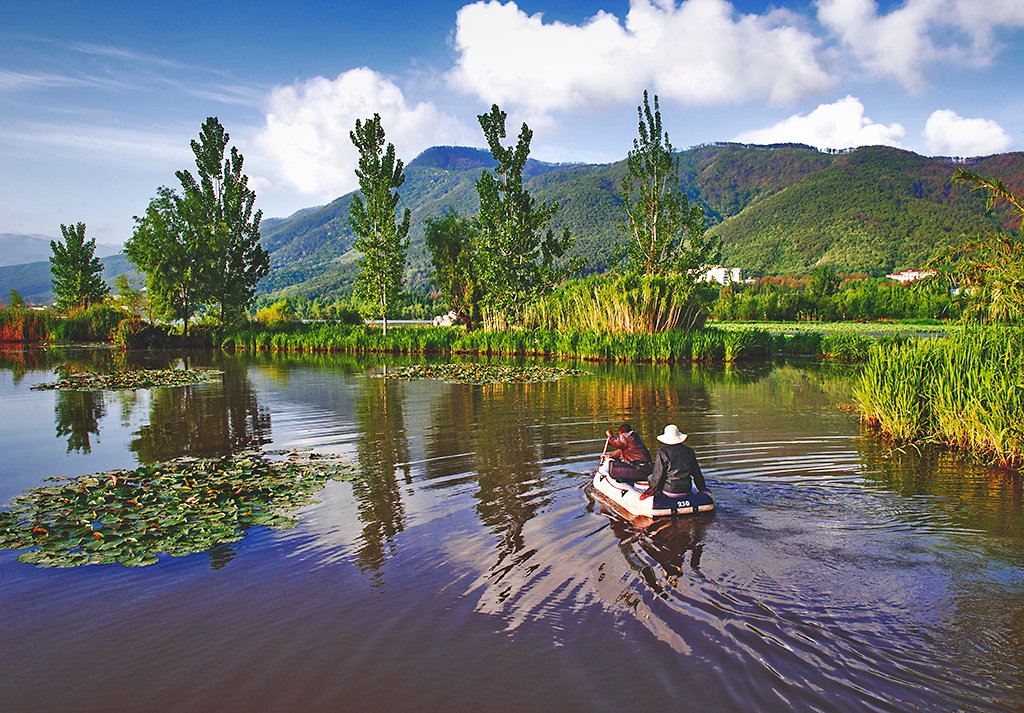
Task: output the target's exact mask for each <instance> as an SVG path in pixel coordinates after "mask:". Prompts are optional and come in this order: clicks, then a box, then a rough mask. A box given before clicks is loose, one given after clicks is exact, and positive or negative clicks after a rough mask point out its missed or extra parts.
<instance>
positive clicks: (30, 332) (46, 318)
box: [0, 307, 51, 342]
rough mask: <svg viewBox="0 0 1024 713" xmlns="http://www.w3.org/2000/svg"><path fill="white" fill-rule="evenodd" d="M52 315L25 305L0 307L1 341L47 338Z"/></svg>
mask: <svg viewBox="0 0 1024 713" xmlns="http://www.w3.org/2000/svg"><path fill="white" fill-rule="evenodd" d="M50 321H51V317H50V315H49V313H47V312H43V311H41V310H33V309H27V308H25V307H20V308H9V309H0V342H38V341H42V340H43V339H46V335H47V333H48V332H49V329H50Z"/></svg>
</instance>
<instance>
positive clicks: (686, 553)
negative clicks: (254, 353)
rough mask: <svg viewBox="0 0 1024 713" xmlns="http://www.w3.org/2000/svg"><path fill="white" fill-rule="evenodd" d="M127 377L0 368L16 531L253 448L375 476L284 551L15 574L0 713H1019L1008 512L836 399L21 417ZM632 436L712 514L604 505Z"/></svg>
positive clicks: (1019, 590)
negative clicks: (79, 491) (137, 470)
mask: <svg viewBox="0 0 1024 713" xmlns="http://www.w3.org/2000/svg"><path fill="white" fill-rule="evenodd" d="M117 358H121V357H116V356H115V355H113V354H111V353H109V352H103V351H96V352H82V353H77V352H59V353H52V354H49V355H46V354H43V353H41V352H27V353H21V352H4V353H0V360H2V361H0V366H2V367H3V368H0V408H2V414H3V418H2V425H0V447H2V452H3V454H4V456H3V459H2V461H0V502H7V501H9V500H10V498H11V497H12V496H14V495H15V494H17V493H19V492H21V491H22V490H24V489H25V488H29V487H34V486H36V485H39V484H40V481H41V479H42V478H44V477H46V476H50V475H78V474H82V473H91V472H96V471H101V470H106V469H110V468H115V467H131V466H134V465H135V464H137V463H139V462H152V461H154V460H160V459H166V458H171V457H174V456H178V455H183V454H193V455H215V454H218V453H222V452H227V451H230V450H238V449H241V448H246V447H251V446H253V445H258V444H264V445H266V446H267V447H271V448H286V447H313V448H316V449H318V450H322V451H324V452H329V453H337V454H343V455H345V456H347V457H350V458H351V459H352V460H353V461H355V462H358V463H359V464H361V465H362V466H363V467H364V468H365V469H366V470H367V472H368V473H369V477H368V479H367V480H366V482H363V483H355V484H352V483H332V484H330V485H328V487H327V488H326V489H325V490H324V492H323V493H322V496H321V502H320V503H319V504H315V505H311V506H309V507H307V508H306V509H305V510H304V511H303V515H302V519H301V523H300V525H299V526H298V527H296V528H294V529H291V530H285V531H270V530H265V529H262V528H256V529H254V530H253V531H252V532H250V534H249V535H248V537H246V538H245V539H244V540H242V541H241V542H238V543H233V544H231V545H230V546H223V547H221V548H218V549H216V550H213V551H210V552H208V553H204V554H198V555H192V556H188V557H183V558H176V559H163V560H161V562H160V563H159V564H157V565H154V566H152V567H147V568H141V569H127V568H122V567H119V566H104V567H83V568H78V569H73V570H44V569H37V568H34V567H31V566H29V565H25V564H22V563H19V562H17V561H16V560H15V557H16V555H17V552H12V551H0V611H2V612H3V619H2V624H0V710H3V711H5V712H9V713H21V712H22V711H24V712H26V713H27V712H38V713H46V712H48V711H76V712H78V711H81V712H89V711H172V710H173V711H196V712H206V711H211V712H212V711H560V712H565V711H622V710H641V709H644V708H648V707H649V708H652V709H658V710H673V711H698V712H700V713H705V712H706V711H716V712H717V711H722V712H728V711H844V712H847V711H907V710H928V711H1020V710H1022V709H1024V609H1022V608H1021V602H1022V594H1024V534H1022V524H1024V518H1022V500H1024V498H1022V493H1021V486H1020V483H1019V481H1018V480H1014V478H1013V477H1012V476H1009V475H1006V474H1002V475H1001V474H998V473H992V472H986V471H985V470H983V469H979V468H976V467H973V466H970V465H968V464H964V463H958V462H956V461H954V460H953V459H951V458H949V457H948V456H940V455H935V454H924V455H921V454H917V453H913V452H911V453H907V454H900V453H890V452H888V451H887V450H886V449H885V448H884V447H882V446H880V445H879V444H877V443H876V442H874V441H873V440H872V439H871V438H870V437H868V436H866V435H863V434H862V433H861V432H860V431H859V428H858V426H857V423H856V420H855V418H854V417H852V416H850V415H849V414H847V413H844V412H843V411H841V410H839V409H837V408H836V404H837V403H840V402H844V401H848V400H849V380H848V378H847V376H846V375H844V374H843V373H840V372H836V371H833V370H828V369H824V370H823V369H822V368H819V367H817V366H816V365H813V364H805V365H802V366H800V365H798V366H794V365H774V366H765V367H762V368H760V369H756V370H734V371H723V370H721V369H717V370H701V369H690V368H668V367H651V366H635V367H616V366H606V365H589V366H587V367H586V368H589V369H592V370H593V371H594V372H595V376H593V377H586V378H581V379H575V380H566V381H559V382H553V383H546V384H525V385H523V384H520V385H492V386H464V385H451V384H445V383H441V382H435V381H420V382H398V381H394V380H387V381H384V380H382V379H375V378H369V377H367V376H366V372H367V371H368V370H370V371H376V370H379V368H380V363H381V359H380V358H377V359H368V360H366V359H355V358H350V357H327V358H307V359H300V358H294V359H278V360H274V359H260V358H257V359H250V360H246V359H237V360H236V359H226V358H224V357H220V356H218V357H216V358H214V357H210V356H193V357H192V358H191V360H190V363H189V365H190V366H203V365H208V364H210V363H211V362H212V363H214V365H216V366H217V367H218V368H222V369H224V370H225V372H226V374H225V379H224V384H223V385H221V384H207V385H198V386H194V387H186V388H178V389H155V390H152V391H139V392H136V393H134V394H132V393H128V394H124V393H120V394H118V393H103V394H100V393H55V392H34V391H30V390H29V387H30V386H31V385H33V384H36V383H39V382H43V381H52V380H53V379H54V374H53V372H52V367H54V366H55V365H57V364H59V363H62V361H63V360H65V359H71V360H73V361H74V362H76V363H77V364H79V366H82V365H87V364H90V363H91V364H93V365H94V366H95V365H103V364H105V363H107V362H109V361H111V360H116V359H117ZM133 359H143V360H146V362H147V365H149V366H163V365H166V364H167V363H168V361H169V360H170V359H171V358H170V357H162V356H159V355H150V356H144V357H129V359H128V360H129V362H132V361H133ZM170 363H178V364H180V362H175V361H173V360H171V361H170ZM625 418H628V419H630V420H632V421H633V422H634V423H635V424H636V425H637V426H638V428H639V430H640V431H641V432H642V433H643V434H644V435H645V436H647V438H648V441H649V442H651V443H653V442H654V440H653V435H654V434H655V433H656V432H660V430H661V428H662V427H663V426H664V425H665V424H666V423H668V422H675V423H677V424H678V425H679V427H680V428H681V429H682V430H684V431H686V432H689V433H690V440H689V442H690V443H691V444H692V445H693V446H694V447H695V449H696V450H697V453H698V455H699V457H700V458H701V462H702V465H703V466H704V467H705V471H706V474H707V477H708V481H709V485H710V486H711V487H712V489H713V490H714V492H715V494H716V496H717V498H718V503H719V509H718V511H717V513H716V514H715V515H713V516H702V517H700V518H698V519H689V520H680V521H677V522H675V523H669V524H667V525H665V526H663V527H661V528H660V529H653V528H652V529H650V530H637V529H634V528H633V527H631V526H630V525H628V524H627V523H625V522H622V521H619V520H616V519H614V518H613V517H611V516H609V515H608V514H605V513H604V512H602V508H601V507H600V504H599V503H595V502H594V501H592V500H591V499H590V498H589V497H588V494H587V491H586V488H585V484H586V482H587V480H588V477H587V475H588V472H589V471H591V470H592V468H593V467H594V465H595V462H596V457H595V454H597V453H599V452H600V451H601V447H602V445H603V442H604V438H603V432H604V429H605V428H607V427H610V426H611V425H614V424H615V423H617V422H618V421H620V420H622V419H625Z"/></svg>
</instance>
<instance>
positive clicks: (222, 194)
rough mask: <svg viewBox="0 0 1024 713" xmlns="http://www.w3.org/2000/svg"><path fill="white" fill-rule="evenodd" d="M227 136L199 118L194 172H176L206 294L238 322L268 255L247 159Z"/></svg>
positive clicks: (211, 120)
mask: <svg viewBox="0 0 1024 713" xmlns="http://www.w3.org/2000/svg"><path fill="white" fill-rule="evenodd" d="M230 138H231V137H230V135H229V134H228V133H227V131H225V130H224V127H223V126H222V125H221V123H220V121H219V120H218V119H217V117H214V116H211V117H208V118H207V119H206V121H205V122H203V125H202V127H201V129H200V132H199V140H198V141H196V140H195V139H193V140H192V141H191V147H192V153H193V154H195V160H196V175H195V176H193V175H192V173H191V172H189V171H187V170H182V171H177V172H176V173H175V175H176V176H177V178H178V181H179V182H180V183H181V189H182V196H183V200H182V201H181V202H180V203H179V206H180V208H181V209H182V210H183V214H182V217H183V218H184V221H185V226H186V228H187V229H188V230H189V231H192V232H193V233H194V235H193V236H192V237H191V240H193V241H195V242H196V243H197V244H200V245H205V246H206V249H207V253H208V258H209V259H208V260H207V261H206V265H205V268H206V270H205V274H204V275H203V277H204V288H205V289H204V293H205V294H204V297H205V298H207V299H209V300H211V301H213V302H215V303H217V305H218V306H219V308H220V320H221V323H223V324H229V323H232V322H235V321H237V320H238V319H240V318H241V316H242V315H243V314H244V313H245V310H246V309H247V308H248V307H249V306H250V305H251V304H252V302H253V299H254V298H255V295H256V285H257V283H259V281H260V280H261V279H262V278H263V277H264V276H265V275H266V274H267V273H268V272H269V271H270V257H269V255H268V254H267V251H266V250H265V249H264V248H263V246H262V245H260V220H261V219H262V217H263V211H260V210H257V211H255V212H254V211H253V208H254V205H255V202H256V193H255V191H253V190H252V189H251V188H249V177H248V176H246V175H245V174H244V173H243V172H242V165H243V163H244V161H245V159H244V158H243V157H242V154H240V153H239V152H238V149H237V148H235V147H234V146H232V147H231V148H230V149H228V141H229V140H230Z"/></svg>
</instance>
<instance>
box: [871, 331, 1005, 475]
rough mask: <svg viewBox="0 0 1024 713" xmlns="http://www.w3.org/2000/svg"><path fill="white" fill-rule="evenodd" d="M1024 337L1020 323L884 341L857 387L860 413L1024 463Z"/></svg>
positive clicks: (907, 437)
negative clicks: (914, 338) (939, 335)
mask: <svg viewBox="0 0 1024 713" xmlns="http://www.w3.org/2000/svg"><path fill="white" fill-rule="evenodd" d="M1022 344H1024V330H1022V329H1021V328H1019V327H1018V328H1014V329H1005V328H1004V329H998V328H989V329H977V328H975V329H966V330H964V331H963V332H960V333H957V334H956V335H953V336H950V337H947V338H945V339H926V340H914V341H907V342H904V343H893V344H879V345H877V346H876V347H875V348H874V349H873V350H872V353H871V356H870V358H869V360H868V362H867V364H866V365H865V368H864V370H863V372H862V374H861V377H860V380H859V382H858V384H857V386H856V389H855V398H856V400H857V403H858V405H859V407H860V410H861V414H862V418H863V419H864V420H865V421H866V422H868V423H869V424H871V425H875V426H877V427H878V428H879V429H880V430H881V431H882V432H883V433H885V434H886V435H888V436H890V437H891V438H893V439H894V440H897V441H914V440H936V441H941V442H943V443H947V444H949V445H952V446H956V447H959V448H963V449H966V450H969V451H971V452H974V453H977V454H979V455H982V456H983V457H986V458H988V459H990V460H992V461H993V462H997V463H1000V464H1003V465H1012V466H1016V467H1019V466H1021V465H1022V464H1024V433H1022V429H1024V347H1022Z"/></svg>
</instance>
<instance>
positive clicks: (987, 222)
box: [715, 146, 1024, 275]
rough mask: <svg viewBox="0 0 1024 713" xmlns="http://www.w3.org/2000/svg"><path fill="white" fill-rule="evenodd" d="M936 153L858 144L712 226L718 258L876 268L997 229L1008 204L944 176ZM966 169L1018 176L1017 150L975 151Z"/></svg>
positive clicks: (748, 263) (908, 261)
mask: <svg viewBox="0 0 1024 713" xmlns="http://www.w3.org/2000/svg"><path fill="white" fill-rule="evenodd" d="M953 170H954V166H953V165H952V164H950V163H949V162H947V161H945V160H942V159H932V158H925V157H922V156H918V155H917V154H914V153H910V152H908V151H900V150H898V149H893V148H888V147H879V146H875V147H865V148H861V149H857V150H856V151H853V152H851V153H849V154H845V155H839V156H837V157H835V159H834V161H833V162H832V163H831V165H829V166H827V167H825V168H823V169H821V170H820V171H817V172H815V173H812V174H809V175H807V176H806V177H805V178H803V179H802V180H800V181H799V182H797V183H794V184H793V185H791V186H789V187H788V188H786V189H785V190H782V191H779V192H777V193H775V194H774V195H772V196H770V197H767V198H765V199H764V200H762V201H760V202H757V203H756V204H753V205H751V206H750V207H748V208H747V209H745V210H743V211H741V212H740V213H739V214H737V215H735V216H733V217H731V218H729V219H728V220H726V221H724V222H723V223H722V224H721V225H720V226H717V227H716V228H715V233H716V234H717V235H719V236H720V237H721V238H722V241H723V245H724V250H723V253H724V255H723V258H724V260H725V261H726V262H728V263H729V264H730V265H738V266H741V267H743V268H745V269H747V270H749V271H752V272H755V273H794V272H796V273H799V272H804V273H806V272H808V271H810V270H811V269H813V268H814V267H815V266H817V265H822V264H828V265H833V266H835V267H836V269H838V270H839V271H842V272H866V273H869V274H874V275H881V274H885V273H886V272H891V271H893V270H901V269H907V268H920V267H923V266H924V265H925V263H927V261H928V260H929V259H931V258H933V257H935V256H936V255H938V254H939V253H941V252H942V251H943V250H945V249H946V248H948V247H950V246H953V245H957V244H959V243H960V242H962V240H963V237H964V236H965V235H978V234H981V233H984V232H985V231H992V230H999V229H1001V228H1002V227H1003V225H1002V223H1003V222H1004V221H1005V220H1006V219H1007V218H1008V214H1007V213H1006V211H1005V209H1001V210H997V211H993V212H992V213H991V214H989V213H986V211H985V207H984V199H983V197H982V196H981V195H979V194H977V193H972V192H970V191H969V190H968V189H967V188H966V187H965V186H962V185H956V184H953V183H952V182H951V181H950V176H951V175H952V173H953ZM972 170H975V171H978V172H980V173H982V174H985V175H993V176H998V177H1000V178H1002V179H1003V180H1005V181H1006V182H1007V183H1008V184H1009V185H1011V186H1024V154H1006V155H1002V156H997V157H991V158H987V159H983V160H980V161H978V162H977V163H976V164H975V165H973V166H972Z"/></svg>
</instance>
